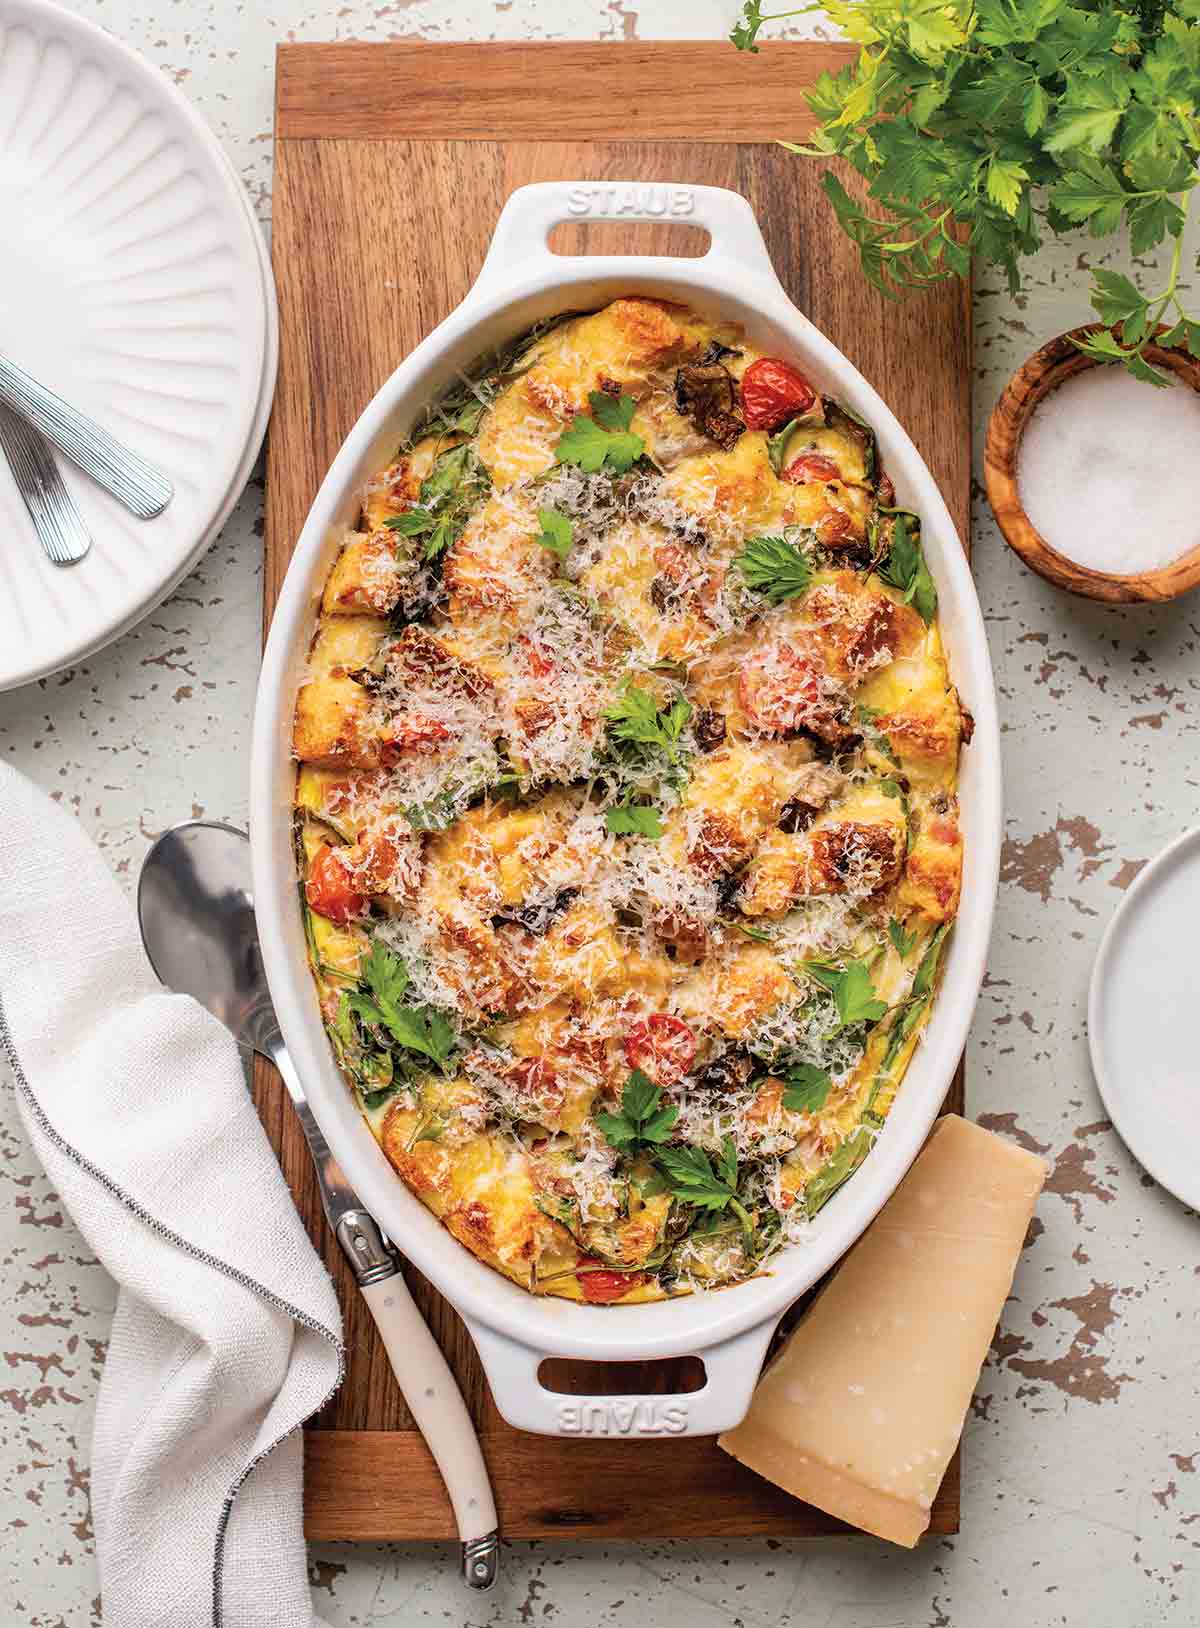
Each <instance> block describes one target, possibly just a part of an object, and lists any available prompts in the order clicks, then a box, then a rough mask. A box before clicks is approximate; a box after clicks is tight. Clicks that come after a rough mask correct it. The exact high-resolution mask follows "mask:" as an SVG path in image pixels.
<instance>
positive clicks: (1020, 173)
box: [731, 0, 1200, 384]
mask: <svg viewBox="0 0 1200 1628" xmlns="http://www.w3.org/2000/svg"><path fill="white" fill-rule="evenodd" d="M817 10H820V11H824V12H826V13H827V14H828V15H829V17H830V18H831V20H832V21H833V22H834V23H836V24H837V25H838V26H839V27H840V28H841V29H843V31H844V32H845V33H846V34H847V35H848V36H849V38H850V39H852V40H854V41H856V42H857V43H858V44H859V45H861V46H862V51H861V53H860V55H859V58H858V61H857V62H856V63H855V65H854V66H853V67H846V68H843V69H842V71H841V72H840V73H837V74H828V73H826V74H822V76H821V78H820V79H819V80H818V81H817V83H816V84H815V85H814V86H813V88H812V90H811V91H810V92H809V93H808V97H807V100H808V103H809V106H810V107H811V108H812V110H813V112H814V113H815V114H816V115H817V117H818V119H819V120H820V124H819V127H818V129H817V131H816V134H815V135H814V137H813V139H812V141H811V142H810V143H809V144H807V145H805V146H798V145H795V144H793V143H790V142H788V143H785V145H786V146H789V147H791V149H792V151H794V152H798V153H806V154H810V155H813V156H816V157H823V158H827V157H833V156H837V157H840V158H844V159H846V160H847V161H848V162H849V163H850V164H851V165H852V166H853V167H854V168H855V169H856V170H857V171H858V172H859V174H860V175H862V176H863V177H864V179H865V180H866V182H867V190H868V193H869V195H870V198H871V200H872V206H869V207H867V208H861V207H860V206H859V205H858V203H857V202H855V200H854V199H852V198H851V197H850V195H849V194H848V193H847V191H846V189H845V188H844V187H843V186H842V184H841V182H840V181H839V180H838V178H837V177H836V176H835V175H834V174H832V172H830V173H827V174H826V176H825V178H824V187H825V191H826V193H827V195H828V196H829V199H830V201H831V203H832V204H833V207H834V210H835V212H836V214H837V217H838V220H839V221H840V223H841V225H842V227H843V228H844V229H845V231H846V232H847V233H848V234H849V236H850V237H851V238H852V239H853V240H854V242H855V243H856V244H857V245H858V250H859V254H860V256H861V259H862V265H863V270H864V272H865V273H866V275H867V277H868V278H869V279H870V280H871V282H873V283H874V284H875V285H876V287H878V288H880V289H881V290H882V291H883V292H884V293H886V294H893V295H894V294H896V293H898V292H903V291H907V290H910V289H914V288H923V287H925V286H927V285H928V284H930V283H934V282H938V281H940V280H942V279H943V278H946V277H951V276H956V275H957V276H965V275H966V274H967V272H968V270H969V269H970V263H971V256H972V255H973V254H975V255H978V256H980V257H981V258H982V259H984V260H990V261H992V262H993V263H994V264H996V265H998V266H1000V267H1002V268H1003V270H1004V272H1005V274H1006V276H1007V279H1008V286H1009V289H1010V290H1011V291H1012V292H1013V293H1016V292H1017V291H1018V289H1019V288H1020V281H1021V273H1020V262H1021V259H1022V257H1023V256H1025V255H1027V254H1032V253H1034V251H1035V250H1036V249H1037V248H1038V247H1039V245H1040V243H1041V241H1042V239H1043V236H1044V235H1045V233H1046V231H1047V230H1048V231H1049V232H1051V233H1057V234H1060V235H1062V234H1066V233H1068V232H1071V231H1073V230H1074V229H1076V228H1077V227H1079V226H1082V225H1086V226H1087V228H1088V230H1089V232H1090V233H1091V235H1092V236H1093V237H1106V236H1108V235H1109V234H1110V233H1113V232H1116V231H1117V230H1119V229H1120V228H1121V227H1122V226H1123V225H1124V226H1126V227H1127V228H1128V231H1129V243H1130V248H1131V250H1132V252H1133V254H1134V255H1137V256H1141V255H1146V254H1149V253H1151V251H1153V250H1154V249H1156V248H1157V247H1158V246H1159V244H1161V243H1162V242H1163V240H1164V239H1168V240H1172V243H1173V247H1172V255H1171V265H1170V271H1169V274H1168V278H1167V282H1166V285H1165V286H1164V287H1163V288H1162V289H1160V290H1159V291H1158V292H1157V293H1156V294H1153V295H1151V296H1150V297H1149V298H1146V297H1144V296H1143V295H1142V294H1141V293H1140V292H1139V290H1138V289H1137V288H1136V287H1135V286H1134V284H1133V283H1132V282H1131V281H1130V279H1129V278H1128V277H1125V276H1123V275H1121V274H1120V273H1118V272H1112V271H1104V270H1097V271H1096V272H1095V273H1094V274H1093V281H1092V304H1093V306H1094V307H1095V309H1096V311H1097V313H1098V315H1099V317H1100V319H1101V321H1102V322H1104V323H1105V324H1107V327H1106V328H1104V329H1102V330H1100V331H1099V332H1098V333H1096V334H1094V335H1093V336H1092V337H1090V338H1089V339H1086V340H1081V341H1079V348H1080V349H1081V350H1083V351H1085V352H1086V353H1087V354H1088V355H1090V356H1093V357H1095V358H1097V359H1098V360H1101V361H1112V362H1121V363H1123V364H1124V365H1125V366H1126V367H1127V368H1128V369H1129V371H1130V372H1131V373H1133V374H1134V375H1135V376H1136V377H1137V378H1140V379H1145V380H1147V381H1149V382H1151V383H1154V384H1166V383H1168V382H1169V381H1168V380H1167V379H1165V378H1164V377H1163V375H1162V374H1161V373H1160V372H1159V371H1158V370H1157V369H1156V368H1154V367H1152V366H1151V365H1150V363H1149V362H1148V361H1147V359H1146V356H1145V348H1146V346H1147V344H1149V343H1150V342H1151V341H1156V342H1157V343H1159V344H1164V345H1182V346H1185V347H1186V348H1187V349H1188V350H1189V351H1190V352H1191V353H1192V355H1193V356H1200V321H1198V320H1197V319H1196V318H1195V317H1192V316H1189V315H1188V313H1187V311H1186V310H1185V308H1184V305H1183V303H1182V299H1181V297H1180V293H1179V286H1180V270H1181V264H1182V251H1183V228H1184V222H1185V220H1186V216H1187V209H1188V205H1189V202H1190V199H1191V194H1192V191H1193V190H1194V188H1195V186H1196V181H1197V175H1196V166H1197V158H1198V156H1200V0H824V3H823V4H822V5H820V6H817V5H806V6H800V7H798V8H796V9H795V10H788V11H778V12H774V13H771V14H769V15H764V13H763V10H762V0H747V3H746V4H745V6H744V7H743V15H742V18H741V21H740V22H739V23H738V24H737V26H736V27H735V28H734V30H733V33H732V35H731V38H732V40H733V43H734V44H735V45H736V46H737V47H738V49H739V50H743V51H756V50H757V49H758V46H757V40H758V35H759V31H760V29H761V28H762V26H763V24H764V23H766V22H772V21H775V20H777V19H779V18H782V17H798V16H801V15H803V14H804V13H806V12H810V11H817ZM874 206H878V207H874ZM1163 325H1165V328H1166V331H1165V332H1164V333H1159V332H1158V329H1159V328H1160V326H1163Z"/></svg>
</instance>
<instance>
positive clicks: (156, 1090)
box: [0, 766, 343, 1628]
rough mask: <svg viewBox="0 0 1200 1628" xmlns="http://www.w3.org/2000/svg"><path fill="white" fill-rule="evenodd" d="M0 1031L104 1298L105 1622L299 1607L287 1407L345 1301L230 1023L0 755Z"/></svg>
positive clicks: (241, 1626)
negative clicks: (105, 1285)
mask: <svg viewBox="0 0 1200 1628" xmlns="http://www.w3.org/2000/svg"><path fill="white" fill-rule="evenodd" d="M0 1042H2V1043H3V1047H4V1049H5V1050H6V1051H7V1053H8V1058H9V1061H10V1063H11V1064H12V1068H13V1072H14V1074H15V1076H16V1083H17V1099H18V1102H19V1104H20V1109H21V1114H22V1117H23V1119H24V1122H25V1125H26V1127H27V1129H28V1131H29V1136H30V1140H31V1141H32V1143H33V1146H34V1149H35V1151H36V1152H37V1154H38V1156H39V1157H40V1158H41V1160H42V1163H43V1164H44V1165H45V1167H46V1170H47V1172H48V1174H49V1176H50V1178H51V1180H52V1181H53V1182H54V1184H55V1186H56V1187H57V1189H58V1192H59V1195H60V1197H61V1198H62V1201H63V1202H64V1203H65V1204H66V1206H67V1208H68V1210H70V1212H71V1215H72V1216H73V1218H74V1220H75V1223H76V1225H77V1226H78V1227H79V1229H80V1231H81V1232H82V1233H83V1235H84V1237H85V1238H86V1239H87V1240H88V1242H89V1243H90V1245H91V1246H92V1248H93V1249H94V1251H95V1253H96V1255H97V1256H98V1258H99V1259H100V1261H101V1262H102V1263H103V1265H104V1266H105V1268H106V1269H107V1270H108V1271H109V1272H110V1273H111V1274H112V1276H113V1277H114V1278H115V1279H116V1281H117V1285H118V1289H119V1296H118V1301H117V1310H116V1316H115V1318H114V1321H113V1328H112V1338H111V1341H110V1343H109V1347H108V1356H107V1360H106V1362H105V1366H104V1373H103V1377H102V1380H101V1384H100V1394H99V1398H98V1401H97V1407H96V1423H95V1433H94V1436H93V1440H92V1476H91V1488H92V1510H93V1521H94V1527H95V1532H96V1550H97V1557H98V1561H99V1569H100V1585H101V1599H102V1610H103V1621H104V1623H105V1628H268V1625H270V1628H313V1624H314V1623H316V1622H317V1621H318V1619H317V1618H316V1617H315V1616H314V1614H313V1606H312V1599H311V1595H310V1592H309V1588H308V1582H307V1576H306V1568H305V1550H304V1538H303V1532H302V1527H301V1479H302V1462H301V1440H300V1436H299V1434H298V1426H299V1425H300V1424H301V1423H302V1421H303V1420H304V1419H306V1418H308V1416H309V1415H310V1414H312V1413H314V1412H315V1411H316V1410H317V1409H318V1408H319V1407H320V1406H321V1405H322V1403H324V1402H325V1401H326V1400H327V1399H328V1397H330V1396H331V1395H332V1394H333V1392H334V1391H335V1390H336V1388H337V1386H338V1384H339V1383H340V1380H341V1374H342V1357H343V1348H342V1339H341V1319H340V1316H339V1312H338V1306H337V1301H336V1298H335V1296H334V1292H333V1286H332V1284H331V1282H330V1280H329V1277H328V1275H327V1273H326V1272H325V1269H324V1267H323V1266H322V1265H321V1263H320V1261H319V1260H318V1258H317V1256H316V1254H315V1252H314V1251H313V1248H312V1246H311V1244H310V1243H309V1241H308V1237H307V1235H306V1233H305V1231H304V1228H303V1226H302V1225H301V1222H300V1219H299V1217H298V1215H297V1214H296V1211H295V1209H294V1208H293V1206H292V1201H291V1198H290V1197H289V1195H288V1191H287V1187H286V1185H285V1184H284V1181H283V1177H282V1175H281V1174H280V1171H279V1167H278V1165H277V1164H276V1162H275V1158H274V1156H273V1154H272V1152H271V1148H270V1145H269V1144H268V1142H267V1139H266V1136H265V1135H264V1133H263V1130H262V1127H261V1125H260V1124H259V1120H258V1116H257V1114H256V1113H255V1111H254V1107H253V1104H252V1103H251V1101H250V1097H249V1094H248V1093H247V1091H246V1086H245V1079H244V1076H243V1072H242V1067H241V1063H240V1060H239V1055H238V1050H237V1047H236V1045H235V1044H234V1042H233V1039H232V1038H231V1036H230V1035H229V1034H228V1033H227V1032H226V1030H225V1029H224V1028H223V1027H222V1026H221V1025H220V1024H219V1023H218V1022H217V1021H216V1019H215V1018H212V1017H210V1016H209V1015H208V1013H207V1012H205V1011H204V1010H203V1009H202V1008H201V1007H200V1006H198V1005H197V1003H196V1002H195V1001H194V1000H192V999H191V997H190V996H180V995H170V994H167V993H166V992H165V991H164V990H163V989H162V988H161V986H160V985H159V984H158V982H157V980H156V979H155V977H154V975H153V973H152V972H151V970H150V966H149V964H148V962H147V960H146V957H145V954H144V952H143V950H142V947H141V942H140V939H139V936H138V929H137V922H136V920H135V917H134V914H133V911H132V909H131V908H130V906H129V904H128V903H127V901H126V899H125V898H124V896H123V894H122V893H121V890H120V888H119V887H118V885H117V883H116V881H115V880H114V878H113V877H112V876H111V875H110V873H109V871H108V869H107V867H106V866H105V864H104V862H103V860H102V859H101V857H100V855H99V853H98V852H97V850H96V849H95V847H94V846H93V845H92V843H91V842H90V841H89V839H88V837H87V836H86V834H85V833H84V831H83V829H82V828H81V827H80V826H79V825H78V824H77V823H76V821H75V820H74V819H72V818H71V816H70V815H68V814H67V813H66V812H65V811H64V810H62V809H61V808H60V807H59V806H58V805H57V804H56V803H54V802H52V801H51V800H50V799H49V798H47V797H46V796H44V795H43V793H42V792H40V791H38V790H37V788H36V787H34V786H33V785H31V784H30V782H29V781H28V780H26V779H24V778H23V777H22V776H21V775H19V774H17V773H16V772H15V771H14V770H12V769H10V768H6V767H4V766H0Z"/></svg>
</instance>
